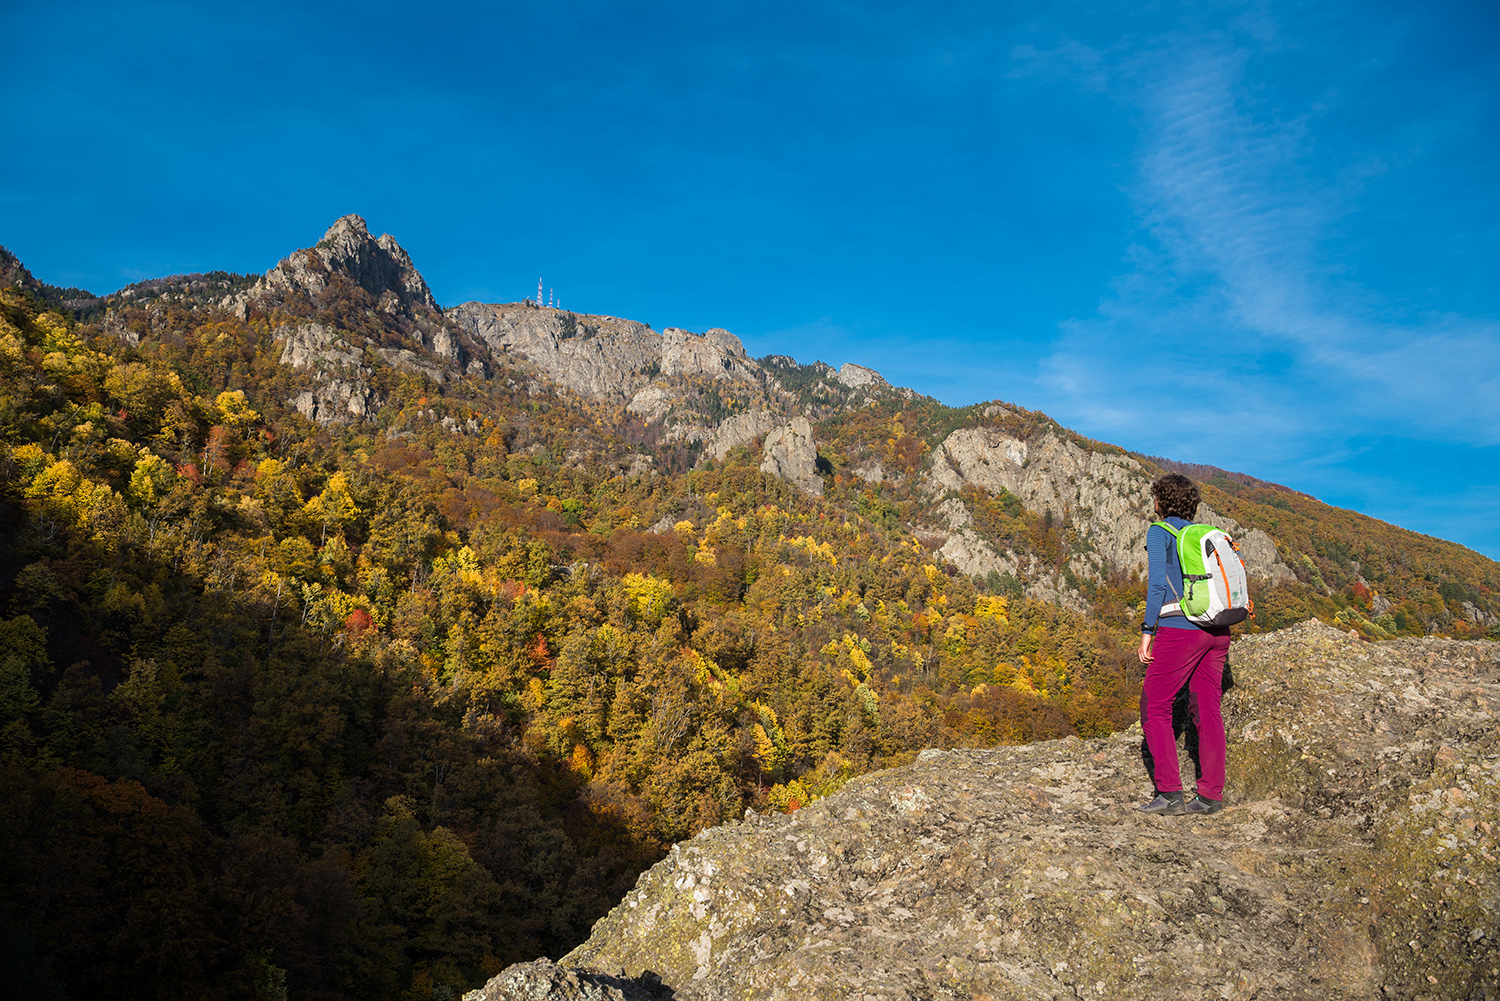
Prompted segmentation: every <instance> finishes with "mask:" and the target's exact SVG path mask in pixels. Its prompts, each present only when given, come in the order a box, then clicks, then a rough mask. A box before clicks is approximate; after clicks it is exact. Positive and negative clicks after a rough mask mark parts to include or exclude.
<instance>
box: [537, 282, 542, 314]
mask: <svg viewBox="0 0 1500 1001" xmlns="http://www.w3.org/2000/svg"><path fill="white" fill-rule="evenodd" d="M536 305H537V308H538V309H540V308H541V306H542V280H541V279H540V278H538V279H537V280H536Z"/></svg>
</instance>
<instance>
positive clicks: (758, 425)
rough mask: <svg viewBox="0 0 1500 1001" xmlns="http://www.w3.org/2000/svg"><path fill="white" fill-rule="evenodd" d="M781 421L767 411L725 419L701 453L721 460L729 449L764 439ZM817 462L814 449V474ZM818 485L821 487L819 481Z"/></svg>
mask: <svg viewBox="0 0 1500 1001" xmlns="http://www.w3.org/2000/svg"><path fill="white" fill-rule="evenodd" d="M782 419H783V418H782V417H781V415H780V414H773V413H771V411H769V410H751V411H748V412H747V413H743V414H736V415H735V416H733V417H727V418H725V419H724V421H723V422H722V423H720V424H719V426H718V428H717V429H716V430H715V431H714V436H713V439H712V440H711V441H709V443H708V445H707V446H706V447H705V448H704V450H703V453H704V454H705V455H707V456H709V457H711V458H713V459H715V460H718V459H722V458H724V456H726V455H728V454H729V452H730V450H731V449H735V448H739V447H740V446H741V445H749V444H750V443H751V442H753V441H755V439H757V438H764V437H765V436H766V435H768V434H770V433H771V432H772V431H774V430H775V429H776V428H777V426H778V425H780V424H781V422H782ZM810 433H811V430H810V429H809V434H810ZM817 461H818V458H817V449H816V448H814V450H813V464H814V467H815V468H814V472H816V465H817ZM819 484H820V485H821V481H819Z"/></svg>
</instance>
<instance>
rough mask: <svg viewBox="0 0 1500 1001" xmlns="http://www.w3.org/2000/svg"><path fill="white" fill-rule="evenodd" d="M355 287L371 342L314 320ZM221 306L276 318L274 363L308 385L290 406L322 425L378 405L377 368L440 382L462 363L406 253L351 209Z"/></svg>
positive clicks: (461, 353)
mask: <svg viewBox="0 0 1500 1001" xmlns="http://www.w3.org/2000/svg"><path fill="white" fill-rule="evenodd" d="M354 290H359V292H362V293H363V294H364V297H365V298H364V304H365V305H366V308H367V309H368V310H369V312H370V313H371V314H373V321H372V322H371V323H370V324H368V325H367V326H368V327H369V328H370V330H372V331H373V332H377V333H379V335H380V336H379V339H378V340H377V339H376V338H375V337H372V336H370V333H369V332H366V333H363V334H356V333H353V332H351V331H348V330H343V329H340V328H339V327H337V326H334V325H333V324H332V323H331V322H322V321H320V320H319V319H316V317H319V316H321V315H322V314H323V311H325V310H327V309H329V308H330V307H332V306H334V305H335V304H337V303H339V302H340V301H341V300H343V299H346V298H348V297H349V296H350V295H351V294H355V295H357V294H358V293H355V291H354ZM220 305H221V307H223V308H225V309H227V310H228V311H230V312H231V313H233V314H235V315H236V316H238V317H239V318H241V319H245V318H246V317H248V315H249V313H250V311H251V310H252V309H255V310H258V311H260V312H262V313H265V314H266V315H268V316H271V317H273V318H275V319H276V320H277V321H278V323H279V325H278V326H277V328H276V330H275V339H276V341H277V343H278V344H280V345H281V348H282V355H281V361H282V362H283V363H284V364H286V365H288V366H289V367H291V368H293V369H296V370H299V371H302V372H304V373H306V376H307V388H306V389H304V390H303V391H302V392H300V393H298V394H296V395H295V396H293V397H292V398H291V400H290V401H289V402H290V403H291V404H292V405H293V406H295V407H296V408H297V409H298V410H299V411H300V412H301V413H302V414H303V415H304V416H306V417H308V418H310V419H312V420H316V421H320V422H329V421H348V420H358V419H361V418H364V417H367V416H369V415H370V414H372V413H373V412H374V411H375V409H376V408H377V407H378V406H379V405H380V400H379V395H378V394H377V393H376V391H375V390H374V388H373V387H372V385H371V381H370V376H371V374H372V366H374V365H376V364H386V365H390V366H393V367H395V368H398V369H402V370H405V371H408V372H420V373H422V374H424V375H427V376H428V377H430V378H432V379H434V380H435V381H438V382H441V381H443V380H444V379H446V378H448V377H449V375H450V374H451V373H452V372H453V370H454V369H455V368H456V367H457V366H460V365H462V364H463V363H464V362H465V361H466V360H467V357H466V352H465V351H464V349H463V347H462V345H461V344H460V343H459V339H458V337H457V336H456V334H455V329H454V328H453V327H452V325H450V324H446V323H444V322H443V319H442V316H441V313H440V311H439V309H438V306H437V302H436V301H435V300H434V299H433V297H432V291H431V290H430V289H429V288H428V287H427V282H426V281H425V280H424V279H423V278H422V276H421V274H420V273H418V271H417V269H416V266H415V265H414V264H412V260H411V257H410V255H408V254H407V252H406V251H405V250H404V249H402V247H401V245H400V244H398V243H397V242H396V239H395V237H393V236H391V235H390V234H388V233H387V234H382V235H381V236H380V237H378V238H377V237H374V236H372V235H371V234H370V231H369V229H368V227H366V225H365V221H364V219H362V218H360V217H359V216H357V215H346V216H344V217H343V218H341V219H339V220H337V221H336V222H334V224H333V225H332V226H330V227H329V228H328V231H327V232H326V233H324V234H323V238H322V239H321V240H319V241H318V242H317V244H316V245H314V246H312V247H308V248H306V249H305V250H299V251H297V252H295V253H293V254H290V255H288V256H287V257H286V258H284V259H283V260H281V261H280V262H279V263H278V264H277V265H276V266H275V267H274V268H272V269H271V270H269V271H267V272H266V273H265V275H263V276H262V277H261V278H260V279H259V280H258V281H257V282H256V283H255V284H254V285H253V286H251V287H250V288H249V289H247V290H245V291H243V292H240V293H238V294H235V295H231V296H227V297H226V298H225V299H224V300H223V302H222V303H220ZM471 370H473V369H471ZM474 371H476V374H478V372H479V370H474Z"/></svg>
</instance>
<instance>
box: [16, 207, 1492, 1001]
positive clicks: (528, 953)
mask: <svg viewBox="0 0 1500 1001" xmlns="http://www.w3.org/2000/svg"><path fill="white" fill-rule="evenodd" d="M7 260H9V261H11V262H12V263H11V264H10V265H8V266H9V268H10V270H9V271H8V272H7V273H8V274H11V275H12V276H18V275H24V276H25V277H24V278H18V279H17V280H18V281H20V283H21V284H20V285H19V286H18V285H17V284H16V283H15V282H13V281H7V283H5V285H4V287H3V288H0V630H3V631H4V632H5V642H4V643H3V644H0V651H5V653H3V658H4V659H0V784H3V786H4V795H3V797H0V802H4V803H5V804H6V812H5V814H4V819H3V820H0V867H4V869H5V876H6V881H5V886H6V890H5V895H4V896H3V897H0V904H3V907H4V909H5V910H6V912H7V914H8V917H7V918H5V920H4V921H3V922H0V924H3V925H4V928H5V929H6V930H5V931H4V935H5V936H8V938H7V939H6V941H7V942H8V943H11V944H12V945H13V946H14V948H15V949H17V950H20V953H26V952H27V950H31V952H32V953H35V954H36V956H38V957H39V958H41V959H45V960H48V961H49V962H50V963H51V967H50V968H51V970H52V971H53V973H54V974H55V976H56V977H57V978H59V979H61V980H62V981H63V982H64V983H65V985H66V986H67V988H68V990H69V991H70V992H72V993H73V994H74V995H78V996H81V995H86V994H98V993H103V992H105V991H109V992H110V993H118V994H123V995H125V996H140V997H148V996H149V997H173V996H178V995H181V996H188V995H192V996H195V997H196V996H204V995H207V996H215V997H217V996H221V995H222V996H242V995H243V996H247V997H248V996H267V995H275V994H277V993H278V992H279V991H281V990H283V988H284V990H285V992H286V993H287V994H288V995H296V996H310V997H327V998H334V997H344V996H349V997H354V996H358V997H362V998H364V997H371V998H409V999H413V1001H416V999H421V1001H429V999H431V998H433V997H435V996H440V992H441V991H442V990H445V989H446V990H452V991H454V992H458V991H461V990H463V989H465V988H467V987H472V986H476V985H477V984H479V983H482V982H483V981H484V980H485V979H486V977H487V976H488V975H490V974H493V973H494V972H495V971H497V970H498V969H500V968H501V967H502V966H503V965H505V964H508V963H511V962H515V961H518V960H523V959H531V958H534V957H535V956H536V955H538V954H541V953H545V954H548V955H552V956H558V955H561V954H562V953H563V952H566V951H567V950H568V949H569V948H572V947H573V946H574V945H577V944H578V943H579V942H581V941H582V940H583V939H584V937H585V936H586V935H587V933H588V929H589V927H590V926H591V925H592V923H593V921H594V920H595V919H596V918H597V917H598V916H600V915H602V914H603V913H604V912H605V911H606V910H608V908H609V907H611V906H613V905H614V904H615V903H616V902H617V901H618V900H619V898H620V896H621V894H623V892H624V891H625V889H626V888H628V887H629V886H630V885H632V883H633V882H634V880H635V879H636V876H637V875H638V874H639V873H640V872H641V871H642V870H643V869H644V868H645V867H647V866H649V865H650V864H651V863H652V862H654V861H656V860H657V859H658V858H660V857H661V855H662V853H663V852H664V850H665V847H666V846H667V845H669V844H670V843H672V842H674V841H678V840H681V839H683V838H686V837H689V836H691V835H693V834H694V833H696V832H697V831H699V830H702V829H703V828H705V827H709V826H713V825H716V824H720V823H721V822H723V821H724V820H726V819H727V818H733V817H739V816H742V815H743V813H744V811H745V810H746V809H747V808H753V809H755V810H757V811H765V810H789V809H795V808H797V807H799V806H801V805H804V804H806V803H808V802H809V801H811V800H814V799H817V798H820V797H822V796H825V795H827V794H829V793H830V792H832V791H833V790H835V789H837V788H838V787H839V786H840V785H841V784H842V783H843V782H845V781H846V780H847V779H848V778H849V777H850V776H852V775H856V774H860V773H864V772H868V771H871V770H874V769H879V768H884V767H888V766H891V765H896V764H901V763H904V762H907V761H910V760H911V759H912V758H913V756H914V755H915V754H916V753H917V752H918V751H920V750H922V749H924V748H929V747H942V748H949V747H962V746H967V747H978V746H990V745H995V744H1010V743H1023V742H1029V741H1033V740H1037V739H1041V738H1047V737H1057V736H1064V735H1069V734H1078V735H1080V736H1086V737H1092V736H1102V735H1105V734H1108V733H1110V732H1113V731H1117V730H1119V729H1121V728H1123V727H1124V726H1126V725H1128V724H1129V723H1130V721H1131V720H1132V719H1133V718H1134V716H1135V713H1136V711H1137V710H1136V700H1137V698H1138V694H1139V674H1138V671H1139V665H1138V663H1136V661H1135V659H1134V655H1133V648H1134V643H1135V638H1136V633H1137V629H1138V622H1139V614H1140V613H1139V606H1140V604H1141V602H1142V601H1143V599H1144V588H1143V585H1142V581H1141V571H1142V568H1143V560H1144V554H1143V553H1142V551H1141V542H1142V539H1143V537H1144V532H1145V528H1146V525H1147V524H1148V520H1147V512H1148V509H1149V506H1148V503H1147V486H1148V484H1149V481H1150V478H1151V477H1152V476H1153V475H1155V474H1156V473H1157V472H1159V471H1160V470H1161V468H1162V465H1163V460H1159V459H1150V458H1147V457H1142V456H1134V455H1130V454H1128V453H1126V452H1125V451H1124V450H1122V449H1120V448H1117V447H1115V446H1112V445H1108V444H1105V443H1101V442H1096V441H1092V440H1089V439H1087V438H1084V437H1082V436H1079V435H1077V434H1075V433H1073V432H1070V431H1068V430H1067V429H1065V428H1062V427H1061V426H1059V425H1058V424H1057V423H1056V422H1054V421H1052V420H1051V419H1050V418H1048V417H1047V416H1046V415H1044V414H1041V413H1037V412H1035V411H1028V410H1026V409H1024V408H1022V407H1019V406H1016V405H1014V404H1009V403H1002V402H995V403H990V404H984V405H979V406H974V407H966V408H952V407H946V406H943V405H942V404H940V403H938V402H937V401H935V400H932V399H930V398H927V397H923V396H921V395H920V394H916V393H913V392H912V391H911V390H907V389H901V388H898V387H893V386H891V385H889V384H888V383H887V382H886V381H885V380H884V379H883V378H881V377H880V376H879V374H878V373H875V372H873V371H872V370H870V369H868V368H863V367H861V366H858V365H845V366H843V367H842V368H840V369H837V370H835V369H833V368H832V367H831V366H828V365H825V364H822V363H820V362H806V363H803V362H798V361H796V360H794V359H792V358H790V357H787V356H781V355H777V356H769V357H766V358H761V359H752V358H750V357H748V355H747V354H746V352H745V350H744V347H743V345H742V344H741V343H740V341H739V340H738V339H737V338H736V337H734V336H733V334H731V333H729V332H727V331H722V330H710V331H707V332H705V333H703V334H697V333H692V332H688V331H682V330H676V329H671V328H669V329H667V330H664V331H660V332H658V331H655V330H653V329H651V328H650V327H649V326H646V325H644V324H639V323H635V322H633V321H629V320H625V319H621V318H617V317H608V316H590V315H583V314H575V313H569V312H565V311H562V310H557V309H550V308H546V307H542V306H539V305H537V304H535V303H509V304H484V303H466V304H463V305H461V306H458V307H454V308H453V309H448V310H441V309H439V308H438V307H437V305H436V303H435V302H434V300H433V299H432V296H431V293H430V291H429V290H428V288H427V285H426V282H425V281H424V280H423V279H422V276H421V275H420V273H419V272H418V271H417V269H416V267H415V265H414V263H413V262H412V261H411V260H410V258H409V256H408V255H407V254H406V252H405V251H404V250H403V249H402V248H401V247H400V246H399V244H398V243H397V242H396V241H395V240H394V239H393V238H392V237H390V236H381V237H378V238H377V237H374V236H372V235H371V234H370V233H369V232H368V230H367V228H366V226H365V223H364V221H363V220H361V219H359V218H358V217H357V216H346V217H344V218H343V219H340V220H338V221H336V222H335V224H334V225H333V227H331V228H330V229H329V231H328V232H327V233H326V234H325V235H324V237H323V239H322V240H320V241H318V243H316V244H315V245H314V246H311V247H308V248H305V249H302V250H298V251H295V252H293V253H291V254H289V255H288V256H287V257H286V258H285V259H283V260H282V261H281V262H279V263H278V264H277V265H276V266H275V267H274V268H272V269H271V270H270V271H269V272H267V273H266V274H265V275H261V276H243V275H234V274H230V273H227V272H214V273H208V274H201V275H185V276H174V277H171V278H166V279H159V280H155V281H151V282H142V283H138V284H137V285H134V286H131V287H129V288H127V289H123V290H120V291H118V292H115V293H111V294H109V295H106V296H103V297H99V298H98V299H97V301H94V300H93V299H92V297H90V299H91V301H90V302H89V303H86V304H81V305H79V306H77V307H68V308H69V309H71V310H72V312H70V313H63V312H58V311H56V310H57V309H59V308H60V307H62V306H66V303H67V302H69V301H72V300H69V299H66V298H61V297H64V296H66V295H68V294H71V293H73V292H81V290H52V291H51V292H47V291H46V290H47V289H50V288H51V287H50V286H41V285H39V284H36V283H34V280H33V279H31V278H30V276H29V275H27V274H25V271H24V268H21V267H20V264H19V262H15V261H14V259H12V258H7ZM28 282H31V283H32V284H29V285H28V284H27V283H28ZM1204 490H1205V501H1206V505H1207V506H1206V508H1205V510H1204V511H1202V512H1200V516H1201V517H1204V518H1208V519H1214V520H1216V521H1217V522H1218V523H1220V524H1223V525H1224V526H1225V527H1227V528H1229V529H1230V530H1231V532H1232V533H1233V534H1234V535H1235V536H1236V538H1237V539H1238V540H1239V541H1240V543H1241V546H1242V549H1243V551H1244V553H1245V556H1246V560H1247V564H1248V565H1249V567H1250V569H1251V572H1252V576H1253V582H1252V585H1253V588H1254V593H1255V595H1256V600H1257V606H1258V608H1259V610H1260V611H1259V615H1258V617H1257V619H1256V620H1255V622H1254V623H1253V624H1252V625H1251V627H1250V628H1251V629H1252V630H1266V629H1270V628H1275V627H1278V626H1280V625H1284V624H1287V623H1290V622H1294V621H1297V620H1299V619H1303V618H1306V617H1307V616H1309V615H1313V614H1316V615H1318V616H1320V617H1322V618H1324V619H1325V621H1327V622H1329V623H1331V624H1335V625H1337V626H1339V627H1340V628H1341V629H1343V630H1345V631H1348V630H1353V631H1355V632H1357V633H1358V634H1359V635H1361V636H1364V637H1367V638H1374V637H1382V636H1387V635H1410V636H1418V635H1423V634H1425V633H1436V634H1442V635H1448V636H1455V637H1468V638H1475V637H1481V636H1486V635H1488V636H1490V637H1496V636H1500V618H1497V617H1496V611H1497V608H1496V599H1495V590H1496V588H1497V586H1500V574H1497V564H1495V563H1494V562H1492V561H1489V560H1486V559H1484V558H1483V557H1480V556H1478V555H1477V554H1474V553H1471V552H1469V551H1468V550H1465V549H1463V548H1462V547H1459V546H1456V545H1453V544H1451V543H1446V542H1441V541H1439V540H1435V539H1429V538H1427V537H1424V536H1418V535H1416V534H1414V533H1410V532H1406V531H1404V530H1402V529H1399V528H1395V527H1393V526H1389V525H1384V524H1382V523H1380V522H1377V521H1374V520H1373V519H1369V518H1365V517H1363V516H1361V515H1358V514H1355V513H1353V512H1347V511H1340V510H1337V509H1334V508H1331V507H1328V506H1326V505H1323V504H1320V503H1319V502H1317V501H1316V500H1314V499H1312V498H1309V497H1306V496H1305V495H1301V494H1297V493H1295V492H1292V491H1289V490H1286V489H1285V488H1282V487H1277V486H1275V485H1271V484H1263V483H1260V482H1259V481H1252V480H1249V479H1248V478H1242V477H1236V476H1230V475H1224V476H1220V475H1217V473H1214V474H1211V475H1208V476H1207V477H1206V480H1205V488H1204ZM39 873H40V874H44V875H38V874H39ZM38 880H40V881H41V882H42V883H44V884H45V890H46V892H40V891H38V892H31V891H25V890H23V889H22V888H24V887H36V886H38V885H40V884H38V882H37V881H38ZM8 947H9V946H8ZM20 953H18V954H20ZM435 992H439V993H435Z"/></svg>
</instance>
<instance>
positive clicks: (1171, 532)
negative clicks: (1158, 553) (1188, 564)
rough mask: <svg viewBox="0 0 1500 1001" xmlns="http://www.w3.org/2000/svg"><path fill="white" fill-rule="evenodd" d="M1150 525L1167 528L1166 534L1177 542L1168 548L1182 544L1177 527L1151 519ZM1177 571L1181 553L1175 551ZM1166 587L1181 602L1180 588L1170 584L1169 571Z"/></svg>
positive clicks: (1180, 561)
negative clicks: (1170, 589)
mask: <svg viewBox="0 0 1500 1001" xmlns="http://www.w3.org/2000/svg"><path fill="white" fill-rule="evenodd" d="M1151 527H1152V528H1158V527H1159V528H1165V529H1166V530H1167V534H1168V535H1170V536H1171V537H1172V538H1173V539H1174V540H1175V541H1176V542H1177V545H1176V546H1168V547H1167V548H1168V550H1173V551H1175V550H1177V549H1178V548H1179V547H1180V546H1181V545H1182V533H1181V532H1180V531H1178V530H1177V529H1175V528H1173V527H1172V526H1171V525H1168V524H1167V523H1166V522H1164V521H1153V522H1152V523H1151ZM1177 572H1178V573H1179V574H1180V573H1182V554H1181V553H1180V552H1178V553H1177ZM1167 587H1170V588H1172V593H1173V594H1175V595H1176V596H1177V601H1178V602H1181V601H1182V592H1181V591H1180V590H1178V589H1177V588H1176V587H1173V585H1172V574H1171V573H1170V572H1168V573H1167ZM1162 607H1166V606H1162Z"/></svg>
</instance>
